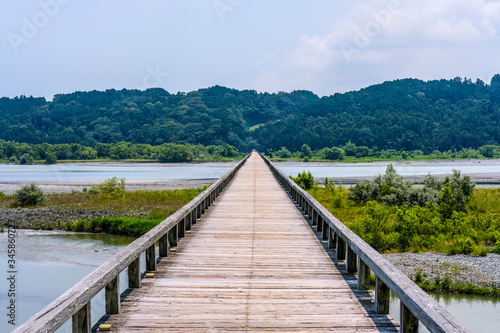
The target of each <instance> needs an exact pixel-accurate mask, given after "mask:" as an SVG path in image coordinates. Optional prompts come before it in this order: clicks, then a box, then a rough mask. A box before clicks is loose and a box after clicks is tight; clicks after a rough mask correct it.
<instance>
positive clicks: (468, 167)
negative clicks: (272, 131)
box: [0, 161, 500, 182]
mask: <svg viewBox="0 0 500 333" xmlns="http://www.w3.org/2000/svg"><path fill="white" fill-rule="evenodd" d="M389 163H390V162H387V164H385V163H376V164H359V165H356V164H354V165H352V164H351V165H341V164H337V165H334V166H311V165H308V163H302V164H301V165H298V166H286V165H283V164H277V166H278V167H279V168H280V169H281V170H282V171H283V172H284V173H285V174H287V175H297V174H298V173H299V172H302V171H304V170H305V171H311V173H312V174H313V175H314V176H315V177H367V178H371V177H373V176H375V175H378V174H383V173H385V170H386V168H387V165H388V164H389ZM231 167H232V166H231V165H228V164H227V163H225V164H223V165H217V164H214V163H210V164H208V165H207V164H203V163H201V164H185V165H178V164H176V165H169V164H165V165H162V166H158V165H155V164H153V165H150V164H148V163H142V164H133V165H123V164H120V165H113V164H109V165H95V164H89V165H66V164H55V165H5V164H3V165H0V181H3V182H9V181H40V182H42V181H52V180H56V181H66V180H104V179H107V178H111V177H118V178H126V179H207V178H219V177H221V176H223V175H224V174H225V173H226V172H228V171H229V170H230V169H231ZM395 169H396V171H397V172H398V173H399V174H400V175H402V176H414V175H426V174H428V173H430V174H432V175H444V174H451V173H452V171H453V169H458V170H460V171H461V172H462V174H492V173H500V163H494V164H490V163H484V164H481V163H477V162H475V163H472V162H471V163H470V164H467V163H464V162H463V161H462V162H460V164H459V163H457V164H456V165H454V164H452V163H449V162H447V163H436V164H435V165H421V164H395Z"/></svg>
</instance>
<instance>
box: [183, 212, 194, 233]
mask: <svg viewBox="0 0 500 333" xmlns="http://www.w3.org/2000/svg"><path fill="white" fill-rule="evenodd" d="M191 214H192V213H189V214H187V215H186V218H185V219H184V220H185V223H186V231H188V230H191V228H192V227H193V226H192V225H191V223H192V219H191Z"/></svg>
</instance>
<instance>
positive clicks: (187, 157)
mask: <svg viewBox="0 0 500 333" xmlns="http://www.w3.org/2000/svg"><path fill="white" fill-rule="evenodd" d="M192 159H193V153H192V151H190V150H189V148H188V147H187V146H185V145H176V144H172V143H166V144H164V145H162V146H160V152H159V154H158V161H160V162H162V163H180V162H190V161H192Z"/></svg>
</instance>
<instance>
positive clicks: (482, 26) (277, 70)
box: [0, 0, 500, 99]
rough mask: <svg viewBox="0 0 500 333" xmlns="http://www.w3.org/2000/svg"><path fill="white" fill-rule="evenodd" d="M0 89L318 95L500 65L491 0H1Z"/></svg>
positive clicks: (499, 18)
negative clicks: (222, 90) (302, 92)
mask: <svg viewBox="0 0 500 333" xmlns="http://www.w3.org/2000/svg"><path fill="white" fill-rule="evenodd" d="M0 8H1V10H0V96H7V97H14V96H19V95H26V96H30V95H32V96H37V97H45V98H47V99H51V98H52V97H53V95H55V94H58V93H70V92H74V91H90V90H106V89H112V88H114V89H122V88H127V89H141V90H144V89H147V88H151V87H160V88H164V89H166V90H168V91H169V92H171V93H176V92H178V91H182V92H189V91H193V90H197V89H200V88H207V87H210V86H214V85H222V86H226V87H229V88H235V89H240V90H242V89H253V90H257V91H259V92H263V91H266V92H271V93H272V92H278V91H286V92H289V91H293V90H300V89H304V90H310V91H312V92H314V93H316V94H318V95H320V96H328V95H332V94H334V93H337V92H346V91H351V90H359V89H361V88H364V87H367V86H369V85H372V84H377V83H382V82H384V81H389V80H394V79H403V78H410V77H411V78H418V79H423V80H434V79H442V78H444V79H452V78H455V77H457V76H460V77H462V78H464V77H467V78H471V79H472V80H473V81H475V80H476V79H478V78H479V79H481V80H483V81H485V82H486V83H489V82H490V80H491V77H492V76H493V75H494V74H496V73H500V60H499V59H500V35H499V34H500V0H495V1H493V0H439V1H436V0H414V1H406V0H372V1H364V0H357V1H338V0H300V1H299V0H99V1H97V0H85V1H77V0H5V1H2V3H1V4H0Z"/></svg>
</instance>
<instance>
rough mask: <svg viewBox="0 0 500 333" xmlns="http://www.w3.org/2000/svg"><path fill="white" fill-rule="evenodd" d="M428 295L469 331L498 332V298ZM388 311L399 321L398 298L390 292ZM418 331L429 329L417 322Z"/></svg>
mask: <svg viewBox="0 0 500 333" xmlns="http://www.w3.org/2000/svg"><path fill="white" fill-rule="evenodd" d="M430 295H431V296H432V297H433V298H434V299H435V300H436V301H437V302H438V303H439V304H440V305H442V306H443V307H444V308H445V309H447V310H448V311H449V312H450V313H451V314H452V315H453V316H454V317H455V318H457V319H458V321H459V322H460V323H462V325H464V326H465V327H466V328H467V329H469V330H470V331H471V332H473V333H498V332H500V315H499V314H500V298H496V297H487V296H476V295H457V294H437V293H430ZM389 312H390V314H391V315H392V316H393V317H394V318H395V319H396V321H397V322H399V300H398V299H397V297H396V296H394V294H392V293H391V303H390V307H389ZM419 332H420V333H428V332H429V331H428V330H427V329H426V328H425V327H424V326H423V325H422V324H419Z"/></svg>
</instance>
